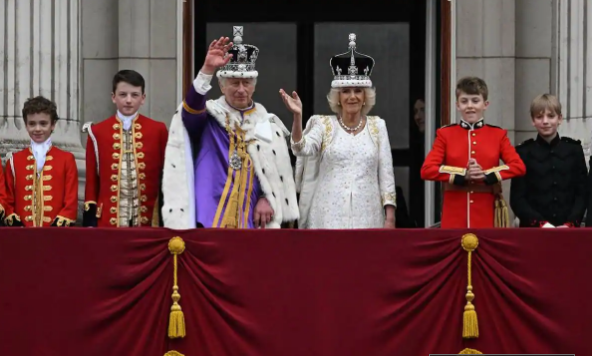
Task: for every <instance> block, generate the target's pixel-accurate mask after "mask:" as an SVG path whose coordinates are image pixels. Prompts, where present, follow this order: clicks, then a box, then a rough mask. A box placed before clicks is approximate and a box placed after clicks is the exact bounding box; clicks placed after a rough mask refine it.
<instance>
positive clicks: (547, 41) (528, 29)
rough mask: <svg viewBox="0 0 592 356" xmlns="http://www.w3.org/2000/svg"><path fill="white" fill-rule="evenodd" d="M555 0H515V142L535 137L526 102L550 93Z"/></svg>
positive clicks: (552, 77) (535, 132)
mask: <svg viewBox="0 0 592 356" xmlns="http://www.w3.org/2000/svg"><path fill="white" fill-rule="evenodd" d="M555 1H556V0H518V1H516V97H515V98H516V105H515V111H514V118H515V121H516V144H519V143H521V142H524V141H525V140H527V139H529V138H535V137H536V135H537V131H536V129H535V128H534V126H532V121H531V118H530V103H531V102H532V99H534V98H535V97H536V96H537V95H539V94H543V93H551V94H554V91H553V88H552V85H551V83H552V82H553V80H554V76H553V75H552V71H551V68H552V66H553V62H554V56H553V43H554V38H553V30H554V28H555V26H554V23H553V19H554V17H555V13H554V11H553V5H554V2H555Z"/></svg>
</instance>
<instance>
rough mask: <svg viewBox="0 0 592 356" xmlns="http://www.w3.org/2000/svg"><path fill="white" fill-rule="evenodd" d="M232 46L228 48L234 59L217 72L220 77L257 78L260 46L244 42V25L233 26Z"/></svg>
mask: <svg viewBox="0 0 592 356" xmlns="http://www.w3.org/2000/svg"><path fill="white" fill-rule="evenodd" d="M232 36H233V37H234V38H233V40H232V43H233V44H232V48H230V49H229V50H228V53H229V54H232V59H230V62H228V64H226V65H225V66H224V67H222V68H220V70H219V71H218V73H217V74H216V75H217V76H218V77H219V78H257V76H258V74H259V73H258V72H257V71H256V70H255V61H256V60H257V56H259V48H257V47H255V46H253V45H250V44H244V43H243V26H232Z"/></svg>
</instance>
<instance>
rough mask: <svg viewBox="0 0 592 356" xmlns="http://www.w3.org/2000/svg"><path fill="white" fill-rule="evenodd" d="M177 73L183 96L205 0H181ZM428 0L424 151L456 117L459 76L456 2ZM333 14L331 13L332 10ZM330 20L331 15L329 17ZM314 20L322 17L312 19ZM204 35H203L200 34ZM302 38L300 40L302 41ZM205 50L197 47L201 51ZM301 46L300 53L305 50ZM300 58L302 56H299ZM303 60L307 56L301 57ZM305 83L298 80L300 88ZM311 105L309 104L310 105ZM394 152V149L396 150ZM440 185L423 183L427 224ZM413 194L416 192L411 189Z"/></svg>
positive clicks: (193, 62) (432, 218) (193, 71)
mask: <svg viewBox="0 0 592 356" xmlns="http://www.w3.org/2000/svg"><path fill="white" fill-rule="evenodd" d="M178 1H179V2H181V1H182V3H179V4H178V11H177V13H178V16H177V17H178V27H177V28H178V34H179V35H178V42H179V49H178V57H179V66H178V73H179V74H180V75H181V77H182V78H181V80H180V81H179V82H180V85H179V88H180V89H179V90H178V91H179V92H180V93H179V94H180V95H181V96H182V97H184V96H185V93H186V91H187V88H188V87H189V85H191V84H192V82H193V78H194V77H195V74H196V71H197V70H198V68H196V67H197V65H196V60H197V59H198V58H196V56H194V53H195V52H196V51H195V48H196V46H202V42H203V40H204V38H197V37H198V36H194V34H195V33H196V32H195V31H196V27H199V28H200V33H202V36H205V26H206V24H205V23H203V19H196V16H194V15H195V9H196V5H200V4H196V2H197V1H202V0H178ZM425 1H426V50H425V64H426V71H425V82H424V88H425V95H424V98H425V99H424V100H425V110H426V129H425V152H426V153H427V152H429V150H430V149H431V145H432V143H433V139H434V137H435V130H436V129H437V128H438V127H441V126H443V125H447V124H450V123H451V122H454V121H455V113H454V110H455V108H454V105H452V103H454V97H453V95H454V81H453V78H455V77H456V51H455V49H456V48H455V43H454V42H455V38H454V37H455V28H456V23H455V21H456V19H455V16H454V11H455V8H456V7H455V4H454V2H453V1H450V0H425ZM329 14H330V13H329ZM260 15H261V17H258V18H256V19H254V20H257V21H258V22H259V21H260V22H264V21H270V22H276V21H277V18H270V19H265V17H266V16H265V14H264V13H261V14H260ZM221 16H225V17H226V18H225V20H224V22H229V21H236V19H234V18H228V13H225V14H223V15H221ZM245 20H246V21H247V22H249V21H248V20H249V18H248V17H246V18H242V21H245ZM328 20H331V19H328ZM311 21H312V22H313V23H314V22H315V21H319V19H316V18H315V19H311ZM302 31H310V27H308V28H307V27H304V28H303V29H302V30H300V29H299V33H298V35H299V36H306V37H307V38H310V39H311V40H312V41H314V32H313V33H302ZM199 37H201V36H199ZM300 42H301V41H299V44H300ZM204 50H205V48H204V49H202V50H200V51H197V52H198V53H202V52H203V51H204ZM304 52H305V51H301V48H298V53H303V54H304ZM299 60H300V58H299ZM302 60H307V59H306V58H304V57H303V58H302ZM312 71H313V68H312V67H310V68H309V69H308V70H307V72H308V73H310V75H309V76H311V77H312ZM301 86H302V84H301V83H299V86H298V90H300V89H301ZM304 99H305V100H307V102H312V99H313V98H312V95H311V97H310V98H304ZM309 107H310V106H309ZM394 155H395V152H394ZM440 188H441V187H440V185H438V184H434V183H433V182H427V183H426V184H425V186H424V226H425V227H430V226H433V225H434V224H435V223H436V222H438V221H439V220H440V219H439V218H437V217H438V216H439V213H440V207H441V201H442V200H441V199H442V197H441V189H440ZM410 194H413V192H410Z"/></svg>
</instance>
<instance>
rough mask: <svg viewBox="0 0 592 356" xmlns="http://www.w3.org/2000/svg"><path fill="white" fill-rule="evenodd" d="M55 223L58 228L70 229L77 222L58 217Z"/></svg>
mask: <svg viewBox="0 0 592 356" xmlns="http://www.w3.org/2000/svg"><path fill="white" fill-rule="evenodd" d="M54 222H56V226H65V227H69V226H72V225H74V223H75V222H76V221H74V220H72V219H68V218H66V217H63V216H60V215H58V216H56V218H55V219H54Z"/></svg>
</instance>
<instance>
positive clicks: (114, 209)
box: [109, 207, 117, 214]
mask: <svg viewBox="0 0 592 356" xmlns="http://www.w3.org/2000/svg"><path fill="white" fill-rule="evenodd" d="M109 212H110V213H111V214H117V208H116V207H111V209H109Z"/></svg>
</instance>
